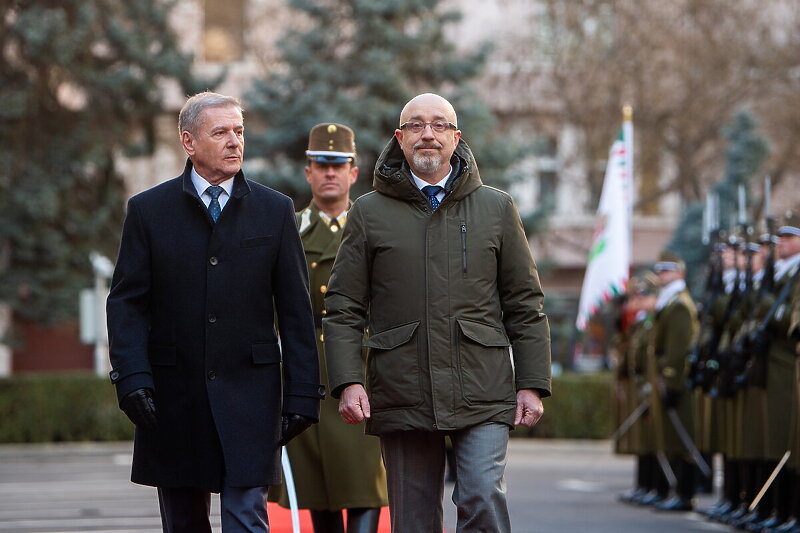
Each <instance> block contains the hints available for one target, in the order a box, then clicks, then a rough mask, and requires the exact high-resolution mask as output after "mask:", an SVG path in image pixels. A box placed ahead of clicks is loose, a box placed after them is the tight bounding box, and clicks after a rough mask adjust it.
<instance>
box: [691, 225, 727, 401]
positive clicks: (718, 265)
mask: <svg viewBox="0 0 800 533" xmlns="http://www.w3.org/2000/svg"><path fill="white" fill-rule="evenodd" d="M713 236H714V238H713V241H712V243H713V244H712V247H711V254H710V257H709V268H708V275H707V277H706V283H705V290H704V291H703V301H702V304H701V308H700V310H701V311H700V312H701V314H700V332H699V334H698V336H697V341H696V342H695V344H694V346H693V347H692V351H691V353H690V354H689V365H690V370H689V376H688V378H687V383H686V387H687V388H688V389H689V390H692V389H695V388H697V387H700V388H702V389H703V390H706V391H707V390H708V387H709V385H710V378H711V376H712V374H713V372H714V371H716V368H715V367H714V366H713V365H711V366H709V362H710V361H714V360H715V359H716V346H717V345H718V344H719V335H720V333H721V332H720V331H718V328H719V325H718V324H715V323H714V317H713V315H712V313H711V311H712V309H713V308H714V304H715V303H716V301H717V299H718V298H719V297H720V296H721V295H723V294H724V293H725V287H724V282H723V280H722V271H723V266H722V251H723V250H724V249H725V244H724V233H723V232H722V231H720V230H713ZM709 330H711V332H710V333H709ZM707 337H708V338H707Z"/></svg>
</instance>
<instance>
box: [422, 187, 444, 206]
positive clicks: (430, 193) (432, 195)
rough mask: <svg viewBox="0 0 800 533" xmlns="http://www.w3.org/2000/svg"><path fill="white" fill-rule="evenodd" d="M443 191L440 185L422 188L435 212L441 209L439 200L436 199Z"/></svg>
mask: <svg viewBox="0 0 800 533" xmlns="http://www.w3.org/2000/svg"><path fill="white" fill-rule="evenodd" d="M442 190H443V188H442V187H440V186H438V185H426V186H425V187H423V188H422V192H423V193H425V196H427V197H428V201H429V202H430V203H431V207H433V210H434V211H436V208H437V207H439V200H438V199H437V198H436V195H437V194H439V193H440V192H442Z"/></svg>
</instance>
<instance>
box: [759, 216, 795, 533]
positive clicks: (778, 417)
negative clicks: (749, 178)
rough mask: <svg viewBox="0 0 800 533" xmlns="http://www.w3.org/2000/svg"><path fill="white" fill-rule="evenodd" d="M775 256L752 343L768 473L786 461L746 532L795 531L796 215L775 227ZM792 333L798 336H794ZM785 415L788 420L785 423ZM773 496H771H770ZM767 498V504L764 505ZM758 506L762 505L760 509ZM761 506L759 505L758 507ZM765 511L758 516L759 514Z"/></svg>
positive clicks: (788, 217)
mask: <svg viewBox="0 0 800 533" xmlns="http://www.w3.org/2000/svg"><path fill="white" fill-rule="evenodd" d="M777 233H778V244H777V247H776V248H777V256H778V261H777V262H776V264H775V286H774V291H773V293H772V295H771V297H770V298H769V299H768V300H767V302H766V303H769V304H770V305H769V308H768V310H767V314H766V316H765V318H764V322H765V323H766V324H765V325H766V328H765V329H764V331H763V335H762V336H760V338H758V339H757V340H756V341H755V342H754V344H755V345H756V347H755V351H756V352H757V353H761V354H764V355H766V383H765V385H766V397H767V415H766V418H767V421H768V423H767V426H768V430H767V434H766V447H765V454H764V460H765V461H766V464H767V466H768V468H767V472H772V471H774V470H775V467H776V466H777V465H780V464H781V463H780V462H783V461H781V460H782V459H784V458H785V455H786V454H787V452H791V454H790V455H789V456H788V457H789V460H788V462H785V464H784V466H783V468H781V469H780V471H779V473H778V475H777V477H776V478H775V480H774V481H773V483H772V485H771V486H770V489H769V490H768V491H767V494H766V495H765V496H764V498H763V499H762V504H765V506H766V508H767V509H771V511H772V512H771V513H769V514H768V517H767V519H766V520H762V521H761V522H760V523H754V525H753V527H749V528H748V529H750V530H751V531H752V530H755V528H756V527H761V529H759V531H761V530H764V531H771V532H781V533H785V532H787V531H788V532H791V533H797V532H798V531H799V530H800V527H798V524H797V518H800V517H798V495H799V494H800V489H798V488H797V481H798V479H797V475H798V466H799V465H800V461H798V457H797V435H796V433H797V424H798V421H797V417H798V415H797V409H798V405H797V391H796V387H797V378H796V374H795V371H796V366H797V341H796V339H794V338H792V335H793V333H792V315H793V311H792V307H793V306H796V305H797V304H796V300H795V301H794V302H793V301H792V298H791V296H792V294H795V295H796V294H797V285H798V278H800V219H799V218H798V216H797V214H794V213H791V212H790V213H787V215H786V217H785V219H784V223H783V226H781V227H780V228H779V229H778V232H777ZM794 335H796V333H794ZM787 414H788V415H789V420H787ZM770 493H771V494H770ZM765 500H766V501H765ZM760 506H761V505H760ZM760 506H759V507H760ZM764 514H767V513H763V512H762V516H763V515H764Z"/></svg>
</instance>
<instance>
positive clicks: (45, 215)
mask: <svg viewBox="0 0 800 533" xmlns="http://www.w3.org/2000/svg"><path fill="white" fill-rule="evenodd" d="M171 6H172V2H171V1H169V0H136V1H135V2H130V1H127V0H58V1H55V0H50V1H47V0H39V1H24V0H10V1H5V2H3V18H2V21H0V51H2V54H3V60H2V61H0V101H2V102H3V104H2V106H0V136H2V139H3V142H2V144H0V169H2V170H0V247H2V256H1V257H2V260H0V273H2V274H1V277H2V281H3V282H2V284H0V301H4V302H6V303H8V304H10V305H11V307H12V309H13V312H14V314H15V315H16V316H18V317H24V318H26V319H29V320H33V321H35V322H38V323H43V324H48V323H55V322H58V321H60V320H63V319H65V318H74V317H75V316H76V315H77V307H78V293H79V290H80V289H82V288H86V287H90V286H91V285H92V269H91V266H90V262H89V253H90V252H91V251H93V250H96V251H99V252H100V253H103V254H105V255H107V256H108V257H111V258H114V257H115V256H116V249H117V246H118V244H119V231H120V226H121V219H122V217H123V214H124V213H123V207H124V203H123V202H124V197H123V195H124V187H123V181H122V178H121V176H120V175H119V174H118V173H117V171H116V169H115V158H117V157H118V156H120V155H121V154H125V155H129V156H133V155H140V154H146V153H148V152H149V151H150V150H151V149H152V147H153V146H152V144H153V138H154V137H153V132H152V120H153V119H154V117H155V116H156V115H158V114H159V113H161V112H162V109H161V102H162V97H161V94H160V91H159V84H160V82H162V81H164V80H167V79H172V80H176V81H177V82H178V83H180V85H181V86H182V88H183V89H184V90H185V91H187V92H194V91H195V90H197V89H198V88H199V87H200V86H202V84H199V83H196V82H195V80H194V79H193V78H192V77H191V75H190V71H189V68H190V65H191V57H189V56H188V55H185V54H182V53H180V52H178V51H177V49H176V43H175V36H174V34H173V32H172V30H171V28H170V26H169V24H168V21H167V16H168V13H169V10H170V9H171Z"/></svg>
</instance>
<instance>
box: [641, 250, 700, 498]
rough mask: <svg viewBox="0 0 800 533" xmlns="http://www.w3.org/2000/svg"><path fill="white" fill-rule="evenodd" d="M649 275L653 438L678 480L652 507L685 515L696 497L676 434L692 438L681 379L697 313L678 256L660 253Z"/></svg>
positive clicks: (690, 404)
mask: <svg viewBox="0 0 800 533" xmlns="http://www.w3.org/2000/svg"><path fill="white" fill-rule="evenodd" d="M653 270H654V271H655V273H656V275H657V276H658V282H659V285H660V286H661V291H660V292H659V295H658V302H657V303H656V314H655V322H654V325H653V336H652V344H651V349H652V351H653V354H654V356H655V360H656V363H657V379H656V381H655V383H654V385H655V386H654V389H655V394H653V403H654V404H655V407H656V411H660V412H661V413H662V416H661V417H660V418H661V420H660V424H659V425H660V426H661V428H660V430H658V429H657V430H656V434H657V435H659V434H660V435H662V442H661V443H659V444H660V446H661V447H662V450H661V451H663V452H664V454H665V455H666V456H667V458H668V459H669V462H670V465H671V466H672V470H673V471H674V472H675V476H676V478H677V486H676V487H675V495H674V497H672V498H670V499H668V500H665V501H662V502H660V503H657V504H656V505H655V507H656V509H659V510H662V511H689V510H691V509H692V506H693V503H692V499H693V497H694V492H695V479H694V465H693V464H692V462H691V461H692V460H691V458H690V457H691V456H690V454H689V453H688V450H687V447H686V445H685V443H684V442H683V441H682V439H681V438H680V436H679V433H682V432H684V433H686V434H688V435H689V437H690V438H693V436H692V433H694V399H693V397H692V393H691V392H689V391H687V390H686V380H687V378H688V376H689V364H688V356H689V351H690V349H691V347H692V346H693V343H694V342H695V337H696V336H697V330H698V322H697V309H696V308H695V304H694V301H693V300H692V297H691V295H690V294H689V291H688V289H687V287H686V282H685V281H684V278H685V272H686V266H685V263H684V262H683V260H682V259H681V258H680V257H678V256H677V255H676V254H674V253H672V252H669V251H665V252H662V254H661V256H660V257H659V261H658V262H657V263H656V264H655V265H654V268H653ZM675 414H677V417H676V416H674V415H675Z"/></svg>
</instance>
